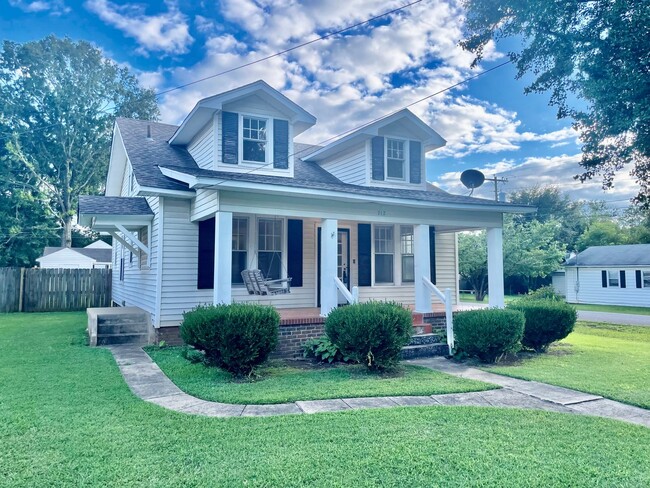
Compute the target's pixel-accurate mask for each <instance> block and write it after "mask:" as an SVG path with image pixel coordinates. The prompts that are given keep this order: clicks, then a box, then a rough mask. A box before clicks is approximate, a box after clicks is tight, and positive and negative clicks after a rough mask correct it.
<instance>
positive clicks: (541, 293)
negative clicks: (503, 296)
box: [520, 286, 565, 302]
mask: <svg viewBox="0 0 650 488" xmlns="http://www.w3.org/2000/svg"><path fill="white" fill-rule="evenodd" d="M520 300H526V301H528V300H553V301H556V302H564V301H565V300H564V297H563V296H562V295H558V294H557V293H556V292H555V288H553V287H552V286H542V287H541V288H538V289H537V290H535V291H531V292H528V295H524V296H522V297H521V298H520Z"/></svg>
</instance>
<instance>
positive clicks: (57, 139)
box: [0, 36, 159, 247]
mask: <svg viewBox="0 0 650 488" xmlns="http://www.w3.org/2000/svg"><path fill="white" fill-rule="evenodd" d="M118 116H122V117H133V118H140V119H151V120H155V119H157V118H158V116H159V111H158V107H157V104H156V99H155V94H154V93H153V92H152V91H151V90H147V89H143V88H142V87H140V86H139V84H138V81H137V79H136V78H135V77H134V76H133V75H132V74H130V73H129V72H128V70H127V69H126V68H122V67H119V66H118V65H117V64H116V63H115V62H113V61H111V60H109V59H106V58H105V57H104V56H103V54H102V53H101V51H100V50H99V49H97V48H95V47H93V46H92V45H91V44H89V43H88V42H85V41H79V42H74V41H72V40H70V39H68V38H66V39H58V38H56V37H54V36H49V37H47V38H45V39H43V40H40V41H35V42H27V43H24V44H17V43H14V42H10V41H4V43H3V46H2V52H1V53H0V127H2V128H3V130H2V132H1V133H0V139H1V140H0V145H2V146H3V149H4V158H6V159H7V161H8V164H9V167H10V168H15V171H14V172H13V174H12V175H11V177H10V180H9V182H8V184H9V185H13V186H14V187H15V188H29V189H30V192H31V195H32V196H33V197H34V198H35V199H37V200H38V201H39V202H41V204H42V205H43V206H44V208H45V211H46V213H47V214H49V215H51V216H53V217H54V218H55V219H56V220H55V222H57V223H58V225H59V226H60V227H61V228H62V233H61V245H62V246H66V247H70V245H71V242H72V222H73V217H74V213H75V208H76V204H77V199H78V196H79V194H81V193H98V192H99V191H100V190H101V187H102V183H103V180H104V177H105V174H106V169H107V166H108V156H109V152H110V151H109V148H110V143H111V130H112V126H113V122H114V121H115V118H116V117H118Z"/></svg>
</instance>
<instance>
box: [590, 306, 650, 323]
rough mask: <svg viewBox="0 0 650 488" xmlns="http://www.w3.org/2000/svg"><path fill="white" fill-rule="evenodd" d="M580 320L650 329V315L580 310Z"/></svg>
mask: <svg viewBox="0 0 650 488" xmlns="http://www.w3.org/2000/svg"><path fill="white" fill-rule="evenodd" d="M578 320H587V321H589V322H609V323H610V324H622V325H641V326H644V327H650V315H634V314H631V313H611V312H587V311H584V310H578Z"/></svg>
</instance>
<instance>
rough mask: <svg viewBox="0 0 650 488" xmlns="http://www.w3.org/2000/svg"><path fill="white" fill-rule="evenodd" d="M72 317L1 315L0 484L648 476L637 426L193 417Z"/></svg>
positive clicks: (462, 481) (370, 482) (558, 417)
mask: <svg viewBox="0 0 650 488" xmlns="http://www.w3.org/2000/svg"><path fill="white" fill-rule="evenodd" d="M85 321H86V319H85V315H84V314H81V313H75V314H31V315H9V316H7V315H4V316H3V315H0V378H1V381H0V418H1V419H2V421H1V422H0V445H1V446H2V449H0V486H3V487H13V486H19V487H28V486H33V487H44V486H56V487H60V486H61V487H65V486H71V487H84V486H88V487H96V486H107V487H109V486H110V487H112V486H129V487H134V486H143V487H163V486H168V487H178V486H183V487H202V486H219V487H240V486H254V487H276V486H296V487H302V486H323V487H349V486H355V487H357V486H358V487H365V486H384V487H393V486H394V487H402V486H408V487H417V486H427V487H428V486H433V485H444V486H451V487H466V486H515V487H532V486H544V487H564V486H584V487H593V486H600V487H604V486H635V487H636V486H649V485H650V467H649V466H648V463H646V462H643V461H642V460H643V459H649V458H650V429H646V428H643V427H641V426H636V425H629V424H625V423H623V422H617V421H612V420H606V419H599V418H589V417H582V416H572V415H564V414H554V413H549V412H536V411H523V410H521V411H520V410H511V409H503V410H499V409H490V408H472V407H423V408H395V409H382V410H366V411H350V412H340V413H331V414H319V415H300V416H285V417H270V418H232V419H218V418H204V417H198V416H191V415H184V414H180V413H176V412H170V411H167V410H164V409H162V408H160V407H157V406H155V405H152V404H149V403H146V402H143V401H141V400H140V399H138V398H136V397H135V396H133V395H132V394H131V393H130V391H129V389H128V388H127V386H126V384H125V383H124V381H123V380H122V378H121V376H120V374H119V370H118V368H117V366H116V364H115V361H114V360H113V358H112V356H111V354H110V353H109V352H108V351H107V350H104V349H91V348H88V347H86V346H84V345H83V335H82V331H83V328H84V325H85Z"/></svg>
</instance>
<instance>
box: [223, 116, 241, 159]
mask: <svg viewBox="0 0 650 488" xmlns="http://www.w3.org/2000/svg"><path fill="white" fill-rule="evenodd" d="M238 153H239V115H238V114H237V113H235V112H222V113H221V159H222V161H223V162H224V163H226V164H238V163H239V154H238Z"/></svg>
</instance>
